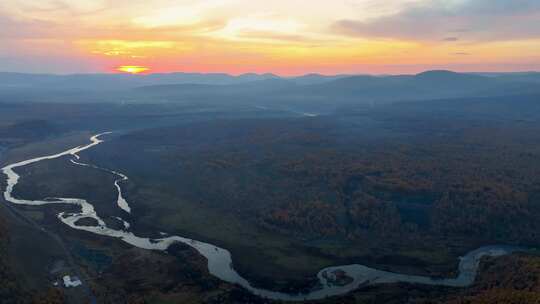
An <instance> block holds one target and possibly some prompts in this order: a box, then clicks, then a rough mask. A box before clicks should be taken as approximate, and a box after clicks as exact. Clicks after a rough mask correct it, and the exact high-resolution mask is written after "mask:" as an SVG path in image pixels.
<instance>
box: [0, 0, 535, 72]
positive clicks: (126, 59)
mask: <svg viewBox="0 0 540 304" xmlns="http://www.w3.org/2000/svg"><path fill="white" fill-rule="evenodd" d="M121 66H141V67H144V70H143V72H145V73H158V72H177V71H178V72H224V73H230V74H241V73H247V72H254V73H275V74H279V75H286V76H287V75H300V74H307V73H322V74H364V73H368V74H409V73H416V72H420V71H424V70H429V69H451V70H455V71H463V72H466V71H482V72H491V71H501V72H507V71H532V70H540V1H539V0H444V1H443V0H384V1H382V0H272V1H262V0H2V1H0V71H12V72H30V73H60V74H69V73H108V72H117V71H118V67H121ZM123 70H124V71H126V72H134V71H137V70H136V69H133V68H128V69H126V68H124V69H123Z"/></svg>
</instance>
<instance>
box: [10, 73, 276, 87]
mask: <svg viewBox="0 0 540 304" xmlns="http://www.w3.org/2000/svg"><path fill="white" fill-rule="evenodd" d="M276 78H279V77H278V76H276V75H273V74H243V75H239V76H232V75H229V74H219V73H212V74H202V73H169V74H148V75H129V74H73V75H48V74H22V73H0V88H2V87H3V88H34V89H37V88H41V89H90V90H119V89H129V88H135V87H140V86H149V85H163V84H188V83H189V84H212V85H225V84H240V83H246V82H253V81H260V80H267V79H276Z"/></svg>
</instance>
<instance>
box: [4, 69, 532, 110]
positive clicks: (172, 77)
mask: <svg viewBox="0 0 540 304" xmlns="http://www.w3.org/2000/svg"><path fill="white" fill-rule="evenodd" d="M539 83H540V73H494V74H485V73H456V72H452V71H446V70H433V71H426V72H422V73H419V74H416V75H384V76H372V75H333V76H332V75H321V74H307V75H303V76H298V77H280V76H277V75H274V74H270V73H267V74H254V73H248V74H242V75H238V76H233V75H228V74H222V73H211V74H201V73H170V74H148V75H129V74H75V75H46V74H21V73H0V97H2V98H3V99H6V100H23V101H33V100H40V101H42V100H43V99H47V100H49V101H51V100H59V101H64V102H71V100H74V101H75V100H77V101H79V102H80V101H82V100H84V101H83V102H101V101H114V100H130V102H152V101H153V100H160V101H162V102H175V101H189V100H198V101H215V102H218V101H221V102H223V100H224V97H225V98H229V99H231V100H233V101H234V100H237V101H238V100H241V101H244V102H248V101H257V100H259V101H263V100H264V102H265V103H268V102H269V101H268V100H272V102H281V103H290V102H295V103H313V102H323V103H334V104H337V103H343V102H345V103H378V102H395V101H410V100H428V99H441V98H442V99H444V98H461V97H489V96H502V95H520V94H537V93H540V86H539ZM81 92H86V93H85V94H81ZM115 94H116V95H115Z"/></svg>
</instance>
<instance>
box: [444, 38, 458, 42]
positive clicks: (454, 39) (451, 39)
mask: <svg viewBox="0 0 540 304" xmlns="http://www.w3.org/2000/svg"><path fill="white" fill-rule="evenodd" d="M458 40H459V38H458V37H446V38H444V39H443V41H458Z"/></svg>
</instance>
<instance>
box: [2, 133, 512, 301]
mask: <svg viewBox="0 0 540 304" xmlns="http://www.w3.org/2000/svg"><path fill="white" fill-rule="evenodd" d="M109 133H110V132H107V133H101V134H98V135H95V136H92V137H91V138H90V143H89V144H87V145H83V146H78V147H75V148H72V149H69V150H66V151H64V152H61V153H58V154H54V155H48V156H42V157H37V158H33V159H29V160H25V161H21V162H18V163H14V164H11V165H8V166H6V167H4V168H2V172H3V173H4V174H5V175H6V176H7V186H6V189H5V190H4V198H5V200H6V201H8V202H10V203H13V204H17V205H30V206H42V205H51V204H64V205H76V206H78V207H79V208H80V211H79V212H75V213H71V212H61V213H59V214H58V219H59V220H60V221H62V222H63V223H64V224H66V225H68V226H70V227H71V228H73V229H77V230H83V231H87V232H91V233H94V234H97V235H102V236H108V237H113V238H118V239H120V240H122V241H124V242H126V243H128V244H131V245H133V246H136V247H139V248H143V249H149V250H161V251H165V250H167V248H168V247H169V246H170V245H171V244H173V243H176V242H180V243H184V244H186V245H188V246H191V247H192V248H194V249H195V250H197V251H198V252H199V253H200V254H201V255H203V256H204V257H205V258H206V259H207V260H208V270H209V272H210V273H211V274H212V275H214V276H216V277H217V278H219V279H221V280H223V281H226V282H229V283H233V284H238V285H240V286H242V287H244V288H245V289H246V290H248V291H250V292H251V293H253V294H255V295H257V296H260V297H264V298H268V299H274V300H284V301H303V300H316V299H322V298H325V297H330V296H337V295H342V294H345V293H348V292H350V291H352V290H354V289H357V288H358V287H359V286H366V285H372V284H381V283H397V282H406V283H416V284H426V285H439V286H453V287H465V286H469V285H471V284H472V283H473V282H474V280H475V277H476V273H477V271H478V267H479V264H480V259H481V258H482V257H485V256H502V255H507V254H511V253H513V252H515V251H518V250H520V248H517V247H510V246H488V247H482V248H479V249H476V250H474V251H471V252H469V253H468V254H467V255H465V256H463V257H461V258H460V262H459V269H458V271H459V274H458V276H457V277H455V278H447V279H436V278H431V277H426V276H415V275H406V274H399V273H392V272H387V271H382V270H377V269H374V268H370V267H366V266H363V265H359V264H354V265H343V266H335V267H329V268H325V269H322V270H321V271H319V273H318V274H317V278H318V280H319V283H320V285H319V286H318V287H316V288H315V289H314V290H312V291H310V292H308V293H300V294H288V293H282V292H275V291H271V290H266V289H260V288H256V287H253V286H252V285H251V283H250V282H248V281H247V280H246V279H245V278H243V277H242V276H240V275H239V274H238V273H237V272H236V271H235V269H234V268H233V263H232V257H231V254H230V252H229V251H228V250H226V249H223V248H219V247H217V246H215V245H212V244H208V243H204V242H199V241H197V240H193V239H189V238H185V237H181V236H167V237H163V238H156V239H154V238H144V237H140V236H137V235H135V234H134V233H133V232H131V231H130V223H128V222H126V221H125V220H123V219H122V218H118V219H119V220H120V221H122V222H123V223H124V229H120V230H116V229H112V228H109V227H108V226H107V225H106V223H105V222H104V221H103V220H102V219H101V218H100V217H99V215H98V214H97V213H96V211H95V209H94V206H93V205H92V204H90V203H89V202H88V201H86V200H84V199H80V198H61V197H57V198H46V199H43V200H25V199H23V198H16V197H14V195H13V190H14V188H15V186H16V185H17V183H18V182H19V179H20V176H19V175H18V174H17V173H16V172H15V171H14V169H16V168H19V167H23V166H26V165H29V164H33V163H37V162H40V161H44V160H51V159H57V158H61V157H71V162H72V163H73V164H74V165H78V166H83V167H91V168H95V169H99V170H104V171H107V172H109V173H111V174H114V175H115V176H117V177H118V178H117V179H116V181H115V182H114V185H115V187H116V189H117V191H118V198H117V205H118V207H119V208H121V209H122V210H123V211H124V212H126V213H130V212H131V208H130V206H129V203H128V202H127V200H126V199H125V198H124V197H123V195H122V188H121V183H122V182H124V181H126V180H128V177H127V176H126V175H124V174H122V173H119V172H116V171H113V170H108V169H104V168H100V167H97V166H94V165H91V164H85V163H82V162H80V156H79V153H81V152H83V151H85V150H88V149H90V148H93V147H95V146H97V145H99V144H101V143H103V140H102V139H101V138H102V137H103V136H104V135H106V134H109ZM84 218H91V219H94V220H95V222H96V224H95V225H94V226H83V225H77V222H78V221H79V220H80V219H84ZM338 275H339V276H340V277H342V276H343V275H345V276H346V277H348V280H347V282H346V283H342V284H338V283H337V280H336V277H337V276H338Z"/></svg>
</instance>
